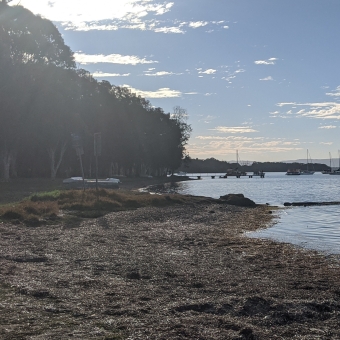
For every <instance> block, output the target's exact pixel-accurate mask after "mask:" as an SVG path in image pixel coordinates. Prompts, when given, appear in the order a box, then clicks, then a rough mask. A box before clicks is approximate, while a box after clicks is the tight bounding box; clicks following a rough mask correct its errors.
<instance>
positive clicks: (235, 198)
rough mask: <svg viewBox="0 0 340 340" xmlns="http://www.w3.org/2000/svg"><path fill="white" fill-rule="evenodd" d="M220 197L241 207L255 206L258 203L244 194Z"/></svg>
mask: <svg viewBox="0 0 340 340" xmlns="http://www.w3.org/2000/svg"><path fill="white" fill-rule="evenodd" d="M220 199H221V200H223V201H225V202H226V203H227V204H231V205H237V206H239V207H255V206H256V203H255V202H254V201H252V200H251V199H249V198H247V197H244V195H243V194H228V195H224V196H220Z"/></svg>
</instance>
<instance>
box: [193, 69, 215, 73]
mask: <svg viewBox="0 0 340 340" xmlns="http://www.w3.org/2000/svg"><path fill="white" fill-rule="evenodd" d="M197 71H198V73H199V74H215V73H216V71H217V70H214V69H213V68H209V69H207V70H205V71H203V69H201V68H198V69H197Z"/></svg>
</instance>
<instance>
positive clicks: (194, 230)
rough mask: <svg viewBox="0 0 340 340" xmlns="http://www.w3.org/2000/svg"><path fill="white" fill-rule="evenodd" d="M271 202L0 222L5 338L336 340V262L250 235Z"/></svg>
mask: <svg viewBox="0 0 340 340" xmlns="http://www.w3.org/2000/svg"><path fill="white" fill-rule="evenodd" d="M269 211H270V208H268V207H266V206H258V207H256V208H242V207H237V206H231V205H226V204H222V203H218V202H213V201H209V200H206V199H204V198H202V200H201V202H196V203H191V204H186V205H176V206H172V207H166V208H155V207H153V208H151V207H149V208H141V209H137V210H133V211H122V212H116V213H111V214H108V215H106V216H104V217H102V218H98V219H91V220H86V221H84V222H82V223H81V224H80V225H79V226H78V227H73V228H69V227H68V225H66V224H64V225H62V224H61V225H54V226H49V227H46V226H39V227H36V228H30V227H25V226H22V225H19V226H14V225H11V224H6V223H2V224H0V233H1V244H0V282H1V285H0V321H1V322H0V337H1V338H2V339H60V338H62V339H69V338H72V339H129V340H132V339H291V338H294V339H308V340H309V339H340V325H339V321H338V320H339V316H340V315H339V314H340V289H339V283H340V282H339V281H340V279H339V277H340V270H339V266H338V264H337V263H336V262H332V261H331V260H329V259H327V258H326V257H324V256H322V255H321V254H318V253H316V252H312V251H306V250H302V249H296V248H294V247H292V246H291V245H287V244H279V243H275V242H272V241H269V240H259V239H250V238H247V237H245V236H244V232H245V231H253V230H256V229H258V228H263V227H266V226H267V225H268V224H270V223H273V214H270V213H269Z"/></svg>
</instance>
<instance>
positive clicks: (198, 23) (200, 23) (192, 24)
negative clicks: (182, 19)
mask: <svg viewBox="0 0 340 340" xmlns="http://www.w3.org/2000/svg"><path fill="white" fill-rule="evenodd" d="M208 24H209V22H208V21H195V22H194V21H192V22H189V27H191V28H198V27H204V26H207V25H208Z"/></svg>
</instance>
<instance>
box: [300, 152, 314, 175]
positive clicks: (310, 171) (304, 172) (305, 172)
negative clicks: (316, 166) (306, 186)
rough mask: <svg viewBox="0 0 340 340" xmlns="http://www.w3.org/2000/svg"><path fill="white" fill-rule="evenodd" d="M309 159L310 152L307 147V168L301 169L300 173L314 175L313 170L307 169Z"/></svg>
mask: <svg viewBox="0 0 340 340" xmlns="http://www.w3.org/2000/svg"><path fill="white" fill-rule="evenodd" d="M309 159H310V154H309V152H308V149H307V169H306V170H301V172H300V175H314V173H315V171H312V170H309V167H308V165H309ZM310 160H311V159H310Z"/></svg>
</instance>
